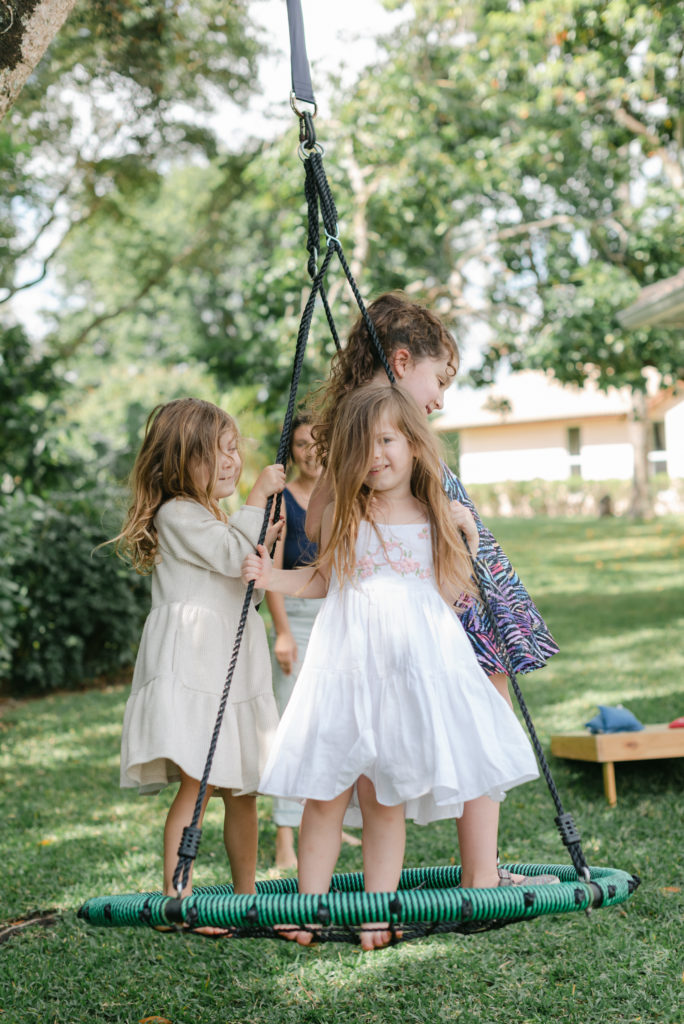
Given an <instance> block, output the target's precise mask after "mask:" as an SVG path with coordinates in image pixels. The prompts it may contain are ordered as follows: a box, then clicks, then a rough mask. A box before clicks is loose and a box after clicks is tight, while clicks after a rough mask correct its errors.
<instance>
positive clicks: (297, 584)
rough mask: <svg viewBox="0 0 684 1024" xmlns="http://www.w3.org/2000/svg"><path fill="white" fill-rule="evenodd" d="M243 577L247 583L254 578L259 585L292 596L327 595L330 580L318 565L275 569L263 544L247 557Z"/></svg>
mask: <svg viewBox="0 0 684 1024" xmlns="http://www.w3.org/2000/svg"><path fill="white" fill-rule="evenodd" d="M242 579H243V581H244V582H245V583H250V582H251V581H252V580H253V581H254V584H255V586H257V587H260V588H262V589H265V590H272V591H275V593H277V594H289V595H290V596H291V597H294V596H296V597H325V595H326V593H327V591H328V582H327V580H326V579H325V577H324V576H323V575H322V574H321V572H320V570H319V569H317V568H316V567H312V568H309V567H308V566H305V567H304V568H302V569H274V568H273V562H272V561H271V557H270V555H269V553H268V551H267V550H266V548H265V547H264V545H263V544H259V545H258V546H257V549H256V554H254V555H247V557H246V558H245V560H244V562H243V563H242Z"/></svg>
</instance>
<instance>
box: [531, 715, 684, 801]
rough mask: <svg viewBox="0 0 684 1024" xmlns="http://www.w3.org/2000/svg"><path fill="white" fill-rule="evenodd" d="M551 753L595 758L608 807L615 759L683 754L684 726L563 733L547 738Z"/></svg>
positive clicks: (613, 793)
mask: <svg viewBox="0 0 684 1024" xmlns="http://www.w3.org/2000/svg"><path fill="white" fill-rule="evenodd" d="M551 753H552V754H554V755H555V756H556V757H567V758H569V759H570V760H574V761H596V762H597V763H598V764H600V765H602V766H603V789H604V792H605V794H606V800H607V801H608V803H609V804H610V806H611V807H615V805H616V803H617V789H616V787H615V762H616V761H652V760H656V759H657V758H663V757H684V729H670V728H668V726H667V725H647V726H645V727H644V729H643V730H641V731H639V732H601V733H590V732H587V731H586V730H581V729H580V730H578V731H577V732H564V733H559V734H558V735H556V736H552V737H551Z"/></svg>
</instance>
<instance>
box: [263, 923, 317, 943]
mask: <svg viewBox="0 0 684 1024" xmlns="http://www.w3.org/2000/svg"><path fill="white" fill-rule="evenodd" d="M273 931H274V932H276V934H277V935H279V936H280V938H281V939H287V940H288V942H298V943H299V945H300V946H310V945H311V943H312V942H314V941H315V939H316V936H315V935H314V929H313V927H312V928H311V930H309V929H308V928H293V927H292V925H287V924H274V925H273Z"/></svg>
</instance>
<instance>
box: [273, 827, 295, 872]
mask: <svg viewBox="0 0 684 1024" xmlns="http://www.w3.org/2000/svg"><path fill="white" fill-rule="evenodd" d="M276 867H277V868H278V870H279V871H292V870H296V869H297V854H296V853H295V848H294V831H293V830H292V829H291V828H289V827H288V826H285V825H281V826H279V827H278V828H277V830H276Z"/></svg>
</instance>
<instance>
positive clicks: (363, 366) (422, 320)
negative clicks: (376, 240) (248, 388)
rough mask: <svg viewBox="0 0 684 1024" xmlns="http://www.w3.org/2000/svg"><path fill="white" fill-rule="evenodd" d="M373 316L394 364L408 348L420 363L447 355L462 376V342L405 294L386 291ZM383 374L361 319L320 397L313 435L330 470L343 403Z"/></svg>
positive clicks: (370, 311)
mask: <svg viewBox="0 0 684 1024" xmlns="http://www.w3.org/2000/svg"><path fill="white" fill-rule="evenodd" d="M367 311H368V315H369V316H370V318H371V320H372V321H373V325H374V327H375V331H376V334H377V336H378V340H379V342H380V344H381V345H382V349H383V351H384V353H385V355H386V356H387V358H388V359H391V356H392V354H393V353H394V352H396V351H397V350H398V349H400V348H405V349H407V350H408V352H409V353H410V354H411V358H412V359H414V360H415V361H416V362H418V361H419V360H421V359H439V358H440V357H441V356H444V355H446V356H448V360H449V362H448V367H449V369H450V371H451V373H452V375H455V374H456V373H457V371H458V364H459V354H458V348H457V346H456V342H455V341H454V339H453V338H452V336H451V334H450V333H449V331H448V330H447V329H446V327H445V326H444V324H443V323H442V321H441V320H440V319H439V317H437V316H435V314H434V313H432V312H431V311H430V310H429V309H426V308H425V307H424V306H419V305H418V304H417V303H415V302H411V301H410V299H409V298H408V297H407V296H405V295H404V294H403V293H402V292H385V293H384V294H383V295H379V296H378V297H377V299H375V300H374V301H373V302H371V303H370V305H369V306H368V307H367ZM380 369H383V366H382V363H381V361H380V357H379V355H378V353H377V352H376V350H375V345H374V344H373V342H372V340H371V337H370V334H369V333H368V328H367V327H366V322H365V320H364V319H363V317H362V316H361V315H359V317H358V319H357V320H356V322H355V323H354V325H353V327H352V329H351V331H350V333H349V338H348V340H347V344H346V345H345V347H344V348H343V349H340V351H339V352H337V353H336V354H335V355H334V356H333V359H332V363H331V367H330V376H329V378H328V380H327V381H326V382H325V384H324V385H323V386H322V387H321V388H320V389H319V392H318V394H317V396H316V401H315V414H316V415H315V426H314V428H313V436H314V439H315V441H316V444H317V447H318V452H319V458H321V460H322V461H323V464H324V465H325V459H326V452H327V448H328V442H329V436H330V433H331V430H332V423H333V422H334V420H335V417H336V414H337V407H338V405H339V403H340V402H341V400H342V398H343V397H344V395H345V394H346V393H347V392H348V391H351V390H353V389H354V388H358V387H361V385H362V384H366V383H368V381H370V380H372V379H373V377H374V376H375V374H376V373H377V371H378V370H380ZM383 373H384V369H383Z"/></svg>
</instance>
